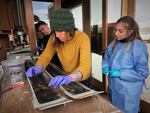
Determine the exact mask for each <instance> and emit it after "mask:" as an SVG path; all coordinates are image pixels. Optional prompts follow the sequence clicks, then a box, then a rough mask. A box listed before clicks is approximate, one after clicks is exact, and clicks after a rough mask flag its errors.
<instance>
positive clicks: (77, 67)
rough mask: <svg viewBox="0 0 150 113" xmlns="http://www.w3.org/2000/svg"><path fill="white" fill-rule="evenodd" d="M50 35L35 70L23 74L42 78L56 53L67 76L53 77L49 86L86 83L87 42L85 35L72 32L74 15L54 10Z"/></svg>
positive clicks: (88, 60)
mask: <svg viewBox="0 0 150 113" xmlns="http://www.w3.org/2000/svg"><path fill="white" fill-rule="evenodd" d="M49 19H50V27H51V30H52V31H53V33H52V35H51V37H50V38H49V41H48V43H47V46H46V48H45V50H44V51H43V53H42V54H41V55H40V57H39V59H38V61H37V62H36V64H35V66H33V67H31V68H29V69H28V70H27V72H26V75H27V76H28V77H33V76H34V75H37V74H41V73H42V71H43V69H45V68H46V67H47V65H48V64H49V63H50V61H51V59H52V58H53V55H54V54H55V53H57V55H58V58H59V60H60V62H61V65H62V69H63V70H64V71H65V72H66V73H67V75H57V76H55V77H53V78H52V79H51V80H50V81H49V84H48V86H49V87H55V88H57V87H59V86H60V85H66V84H69V83H71V82H74V81H84V80H86V79H88V77H89V75H90V69H91V50H90V40H89V37H88V36H87V34H85V33H84V32H81V31H79V30H78V29H76V28H75V23H74V17H73V14H72V13H71V12H70V11H69V10H68V9H53V10H52V11H51V13H50V15H49Z"/></svg>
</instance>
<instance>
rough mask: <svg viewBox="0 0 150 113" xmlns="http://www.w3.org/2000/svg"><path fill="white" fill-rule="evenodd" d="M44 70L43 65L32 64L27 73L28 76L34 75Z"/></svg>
mask: <svg viewBox="0 0 150 113" xmlns="http://www.w3.org/2000/svg"><path fill="white" fill-rule="evenodd" d="M42 70H43V68H42V66H32V67H30V68H29V69H28V70H27V72H26V75H27V76H28V77H33V76H34V75H38V74H41V73H42Z"/></svg>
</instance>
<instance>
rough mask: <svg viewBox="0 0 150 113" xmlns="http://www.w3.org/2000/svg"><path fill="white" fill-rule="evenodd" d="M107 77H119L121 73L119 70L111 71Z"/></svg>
mask: <svg viewBox="0 0 150 113" xmlns="http://www.w3.org/2000/svg"><path fill="white" fill-rule="evenodd" d="M109 76H111V77H120V76H121V71H120V70H111V71H110V72H109Z"/></svg>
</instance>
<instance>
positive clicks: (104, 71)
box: [102, 66, 109, 74]
mask: <svg viewBox="0 0 150 113" xmlns="http://www.w3.org/2000/svg"><path fill="white" fill-rule="evenodd" d="M102 73H103V74H108V73H109V67H108V66H103V68H102Z"/></svg>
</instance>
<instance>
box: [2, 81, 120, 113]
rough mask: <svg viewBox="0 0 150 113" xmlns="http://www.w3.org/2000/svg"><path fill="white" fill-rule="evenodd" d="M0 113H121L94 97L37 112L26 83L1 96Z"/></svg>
mask: <svg viewBox="0 0 150 113" xmlns="http://www.w3.org/2000/svg"><path fill="white" fill-rule="evenodd" d="M1 111H2V113H122V112H121V111H120V110H119V109H117V108H116V107H115V106H113V105H112V104H111V103H110V102H109V101H108V100H107V99H105V98H104V97H102V96H99V95H96V96H92V97H88V98H85V99H81V100H73V102H70V103H67V104H63V105H59V106H56V107H52V108H48V109H45V110H38V109H35V108H34V107H33V104H32V93H31V91H30V87H29V84H28V82H25V86H24V87H23V88H20V89H12V90H9V91H7V92H6V93H4V94H3V96H2V109H1Z"/></svg>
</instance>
